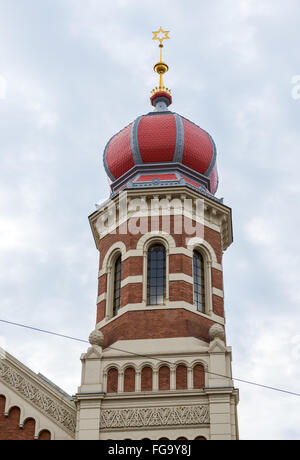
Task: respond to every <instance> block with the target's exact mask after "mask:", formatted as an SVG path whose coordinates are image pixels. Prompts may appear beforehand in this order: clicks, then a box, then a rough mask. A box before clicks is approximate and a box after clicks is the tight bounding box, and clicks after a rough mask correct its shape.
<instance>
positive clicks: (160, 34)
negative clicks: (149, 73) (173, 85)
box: [151, 27, 171, 95]
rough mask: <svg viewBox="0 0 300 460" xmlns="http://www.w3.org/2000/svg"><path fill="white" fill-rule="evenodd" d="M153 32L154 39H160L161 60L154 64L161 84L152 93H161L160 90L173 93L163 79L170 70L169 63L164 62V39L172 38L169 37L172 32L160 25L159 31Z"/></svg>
mask: <svg viewBox="0 0 300 460" xmlns="http://www.w3.org/2000/svg"><path fill="white" fill-rule="evenodd" d="M152 33H153V38H152V40H158V41H159V45H158V46H159V48H160V61H159V62H158V63H157V64H155V66H154V71H155V72H156V73H158V75H159V86H158V87H157V86H156V87H155V88H154V89H153V90H152V91H151V93H152V95H153V94H156V93H160V92H165V93H168V94H171V91H170V90H169V89H168V88H166V87H165V86H164V80H163V75H164V74H165V73H166V72H168V70H169V67H168V65H167V64H166V63H165V62H163V60H162V49H163V47H164V45H163V41H164V40H168V39H170V37H169V33H170V32H169V31H166V30H163V29H162V28H161V27H160V29H159V30H158V31H157V32H152Z"/></svg>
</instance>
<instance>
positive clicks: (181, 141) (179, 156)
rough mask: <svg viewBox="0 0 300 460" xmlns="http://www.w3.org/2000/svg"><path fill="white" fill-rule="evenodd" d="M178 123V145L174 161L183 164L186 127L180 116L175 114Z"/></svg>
mask: <svg viewBox="0 0 300 460" xmlns="http://www.w3.org/2000/svg"><path fill="white" fill-rule="evenodd" d="M173 116H174V118H175V122H176V145H175V152H174V157H173V161H174V162H176V163H182V158H183V149H184V127H183V123H182V119H181V117H180V115H178V114H177V113H173Z"/></svg>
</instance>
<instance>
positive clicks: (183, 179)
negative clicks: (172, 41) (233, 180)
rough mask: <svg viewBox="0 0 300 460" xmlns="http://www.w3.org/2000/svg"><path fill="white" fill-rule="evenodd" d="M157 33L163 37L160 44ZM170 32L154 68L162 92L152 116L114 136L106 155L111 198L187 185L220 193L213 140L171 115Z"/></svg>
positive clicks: (154, 97) (158, 90)
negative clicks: (165, 57) (167, 80)
mask: <svg viewBox="0 0 300 460" xmlns="http://www.w3.org/2000/svg"><path fill="white" fill-rule="evenodd" d="M159 33H163V34H165V36H164V37H163V38H159V37H158V36H157V35H158V34H159ZM168 33H169V32H164V31H163V30H162V29H160V30H159V31H158V32H154V34H156V35H155V36H154V39H158V40H159V41H160V45H159V47H160V61H159V62H158V63H157V64H156V65H155V66H154V70H155V72H157V73H158V74H159V86H158V87H156V88H155V89H154V90H153V91H152V95H151V98H150V101H151V104H152V106H153V107H154V111H153V112H150V113H148V114H145V115H142V116H140V117H138V118H137V119H136V120H135V121H134V122H132V123H130V124H129V125H128V126H127V127H125V128H124V129H122V130H121V131H120V132H119V133H117V134H115V135H114V136H113V137H112V138H111V139H110V141H109V142H108V143H107V145H106V148H105V150H104V167H105V170H106V173H107V175H108V177H109V179H110V180H111V188H112V192H113V193H117V192H118V191H120V190H123V189H124V188H136V187H143V188H145V187H166V186H168V187H170V186H179V185H186V186H189V187H192V188H196V189H198V190H199V191H200V192H201V193H205V194H209V195H214V194H215V193H216V191H217V187H218V172H217V165H216V156H217V155H216V146H215V143H214V141H213V139H212V137H211V136H210V135H209V134H208V133H207V132H206V131H204V130H203V129H202V128H200V127H199V126H197V125H196V124H195V123H193V122H191V121H189V120H188V119H186V118H185V117H183V116H182V115H179V114H178V113H175V112H172V111H170V110H169V106H170V105H171V104H172V97H171V93H170V90H169V89H168V88H165V86H164V83H163V75H164V73H166V72H167V71H168V66H167V64H165V63H164V62H163V61H162V48H163V45H162V41H163V40H164V39H166V38H169V37H168Z"/></svg>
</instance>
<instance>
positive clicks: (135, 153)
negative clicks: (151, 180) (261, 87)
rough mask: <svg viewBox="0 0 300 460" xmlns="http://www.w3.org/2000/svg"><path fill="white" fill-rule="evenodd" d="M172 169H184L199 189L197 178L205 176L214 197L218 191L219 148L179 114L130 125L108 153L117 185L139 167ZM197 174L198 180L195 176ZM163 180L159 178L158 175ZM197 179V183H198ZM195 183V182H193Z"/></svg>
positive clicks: (152, 115)
mask: <svg viewBox="0 0 300 460" xmlns="http://www.w3.org/2000/svg"><path fill="white" fill-rule="evenodd" d="M168 164H169V165H170V171H169V172H170V173H171V172H172V171H173V169H174V167H175V165H182V167H183V169H184V170H183V171H182V170H181V172H187V173H190V175H187V177H189V179H186V177H185V175H181V178H184V179H186V180H187V182H189V183H190V184H192V185H195V186H197V177H198V176H199V177H200V176H204V179H206V180H207V184H209V185H208V186H206V188H207V189H208V191H209V192H210V193H212V194H214V193H215V192H216V190H217V186H218V173H217V167H216V147H215V144H214V141H213V140H212V138H211V136H210V135H209V134H208V133H207V132H206V131H204V130H203V129H201V128H200V127H199V126H197V125H195V124H194V123H192V122H191V121H189V120H187V119H186V118H184V117H182V116H181V115H178V114H177V113H174V112H170V111H164V112H159V111H158V112H151V113H149V114H148V115H143V116H141V117H139V118H138V119H137V120H135V121H134V122H133V123H131V124H130V125H128V126H127V127H126V128H124V129H123V130H122V131H120V132H119V133H118V134H116V135H115V136H114V137H112V139H111V140H110V141H109V142H108V144H107V146H106V148H105V151H104V165H105V169H106V172H107V174H108V176H109V177H110V179H111V180H112V181H113V182H114V181H116V180H118V179H120V178H121V177H122V176H123V175H124V174H126V173H127V172H128V171H130V170H131V169H132V168H134V167H135V166H138V165H143V168H144V169H145V168H146V165H148V166H149V171H150V169H151V166H153V165H155V167H156V168H157V167H159V165H164V168H163V171H162V172H161V174H160V175H162V173H163V172H164V173H166V172H168V171H166V166H167V165H168ZM193 173H195V174H194V176H193ZM157 177H158V178H159V174H157ZM195 178H196V179H195ZM191 179H192V180H191Z"/></svg>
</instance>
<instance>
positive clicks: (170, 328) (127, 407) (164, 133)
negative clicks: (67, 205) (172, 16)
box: [76, 29, 238, 440]
mask: <svg viewBox="0 0 300 460" xmlns="http://www.w3.org/2000/svg"><path fill="white" fill-rule="evenodd" d="M160 34H162V36H161V35H160ZM154 38H157V39H158V40H159V41H160V45H159V46H160V61H159V62H158V63H157V64H156V65H155V66H154V70H155V71H156V72H157V73H158V74H159V77H160V80H159V86H158V87H157V88H155V89H154V90H153V92H152V96H151V104H152V106H153V107H154V110H153V111H152V112H150V113H147V114H145V115H142V116H139V117H138V118H137V119H136V120H135V121H133V122H132V123H130V124H129V125H128V126H127V127H125V128H124V129H122V130H121V131H120V132H119V133H117V134H115V135H114V136H113V137H112V138H111V139H110V141H109V142H108V143H107V146H106V148H105V151H104V155H103V161H104V167H105V170H106V172H107V175H108V177H109V180H110V185H111V196H110V198H109V199H108V200H107V202H106V203H104V204H103V205H102V206H101V207H99V208H98V209H97V210H96V211H95V212H94V213H93V214H92V215H91V216H90V217H89V220H90V224H91V228H92V232H93V236H94V239H95V244H96V247H97V249H98V251H99V253H100V259H99V273H98V296H97V319H96V328H95V331H94V332H93V333H92V334H91V336H90V343H91V347H90V348H89V350H88V351H87V353H86V354H84V355H83V356H82V357H81V359H82V365H83V370H82V382H81V386H80V387H79V389H78V393H77V395H76V401H77V407H78V423H77V438H78V439H137V440H140V439H154V440H158V439H172V440H173V439H188V440H191V439H199V440H205V439H207V440H210V439H214V440H217V439H220V440H221V439H228V440H233V439H238V427H237V410H236V407H237V403H238V390H236V389H235V388H234V385H233V381H232V375H231V348H230V347H229V346H228V345H227V343H226V338H225V328H224V326H225V316H224V287H223V265H222V258H223V253H224V252H225V251H226V249H227V248H228V247H229V246H230V244H231V243H232V220H231V210H230V208H228V207H227V206H225V205H224V203H223V202H222V200H220V199H218V198H217V197H216V196H215V193H216V191H217V187H218V172H217V163H216V160H217V152H216V146H215V143H214V141H213V139H212V137H211V136H210V135H209V134H208V133H207V132H206V131H205V130H204V129H202V128H200V127H199V126H197V125H196V124H195V123H193V122H191V121H189V120H187V119H186V118H184V117H183V116H181V115H179V114H177V113H176V112H172V111H170V109H169V107H170V105H171V103H172V97H171V94H170V91H169V90H168V89H167V88H165V86H164V84H163V74H164V73H165V72H166V71H167V70H168V66H167V64H165V63H164V62H163V60H162V47H163V45H162V43H163V40H164V39H165V38H169V37H168V32H164V31H162V30H161V29H160V30H159V31H158V32H155V33H154Z"/></svg>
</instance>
